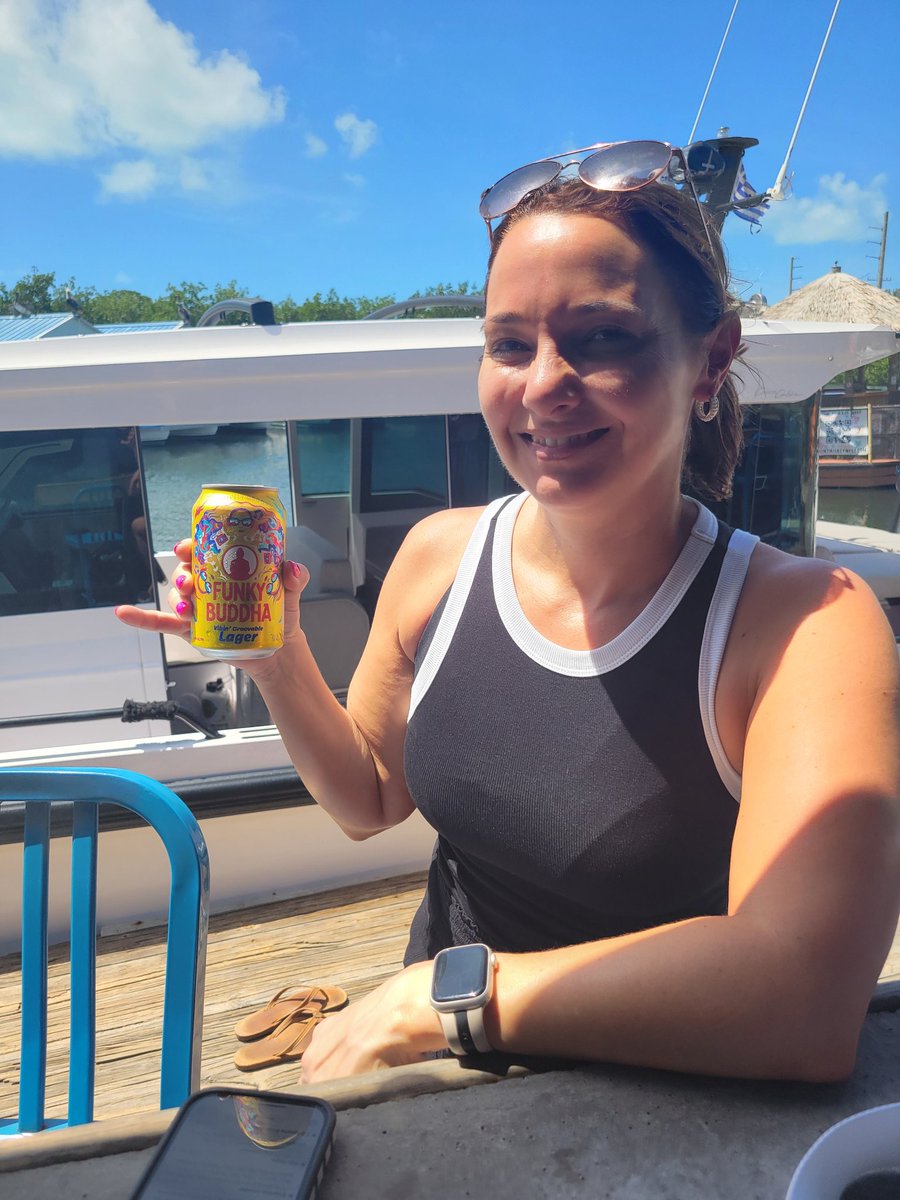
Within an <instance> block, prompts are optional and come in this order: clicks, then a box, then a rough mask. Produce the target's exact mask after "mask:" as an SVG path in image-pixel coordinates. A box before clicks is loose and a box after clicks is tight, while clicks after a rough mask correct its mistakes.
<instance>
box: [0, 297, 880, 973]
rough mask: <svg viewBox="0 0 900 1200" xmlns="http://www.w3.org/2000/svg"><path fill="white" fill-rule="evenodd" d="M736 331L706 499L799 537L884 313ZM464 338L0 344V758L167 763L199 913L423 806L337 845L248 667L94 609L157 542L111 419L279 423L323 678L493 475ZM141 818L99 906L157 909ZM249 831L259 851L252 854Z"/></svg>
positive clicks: (8, 860)
mask: <svg viewBox="0 0 900 1200" xmlns="http://www.w3.org/2000/svg"><path fill="white" fill-rule="evenodd" d="M743 332H744V340H745V343H746V345H747V346H748V353H747V367H746V368H744V369H742V370H741V372H740V375H741V378H742V394H741V400H742V404H743V405H744V406H745V414H746V420H745V425H746V431H747V446H748V450H747V453H746V455H745V457H744V462H743V465H742V468H741V470H740V472H739V475H738V477H737V479H736V484H735V491H734V496H733V498H732V500H731V501H730V502H729V503H728V504H726V505H723V506H718V511H720V513H721V515H723V516H724V517H725V518H726V519H729V520H730V521H731V522H732V523H733V524H736V525H738V526H742V527H744V528H748V529H750V530H752V531H753V532H756V533H759V534H760V535H761V536H762V537H763V538H764V539H765V540H767V541H770V542H772V543H773V544H775V545H778V546H781V547H783V548H785V549H788V550H792V551H794V552H796V553H801V554H813V553H815V552H816V534H815V508H816V439H815V437H813V436H812V431H813V430H814V428H815V419H816V407H817V393H818V389H820V388H821V387H822V386H823V385H824V384H825V383H826V382H827V381H828V380H829V379H831V378H832V377H833V375H834V374H835V372H836V371H840V370H847V369H850V368H852V367H855V366H858V365H860V364H864V363H867V362H870V361H874V360H876V359H878V358H882V357H884V356H885V355H886V354H887V353H888V352H889V351H890V350H891V349H892V348H893V346H894V334H893V332H892V331H890V330H886V329H882V328H879V327H875V326H839V325H825V324H823V325H817V324H814V323H809V322H802V323H797V324H792V323H790V322H772V321H766V320H746V321H745V322H744V331H743ZM481 344H482V334H481V322H480V321H479V320H477V319H469V318H450V319H442V318H439V319H434V320H428V321H383V322H335V323H318V324H311V325H284V326H276V327H271V326H270V327H265V328H262V327H254V326H242V327H218V328H215V327H214V328H206V329H182V330H178V331H173V332H162V333H134V334H121V335H119V336H118V337H116V338H71V339H56V340H55V341H53V342H42V343H27V342H25V343H15V344H10V345H8V346H4V347H2V348H0V396H2V397H3V401H4V404H3V412H4V414H5V415H4V422H3V424H4V429H3V432H2V433H0V534H2V537H0V642H2V645H3V646H4V669H3V673H2V677H0V765H4V766H40V765H51V764H52V765H82V766H115V767H123V768H130V769H134V770H137V771H139V772H141V773H143V774H145V775H148V776H151V777H152V778H155V779H159V780H161V781H162V782H164V783H167V784H169V785H170V786H172V787H173V788H174V789H175V790H176V791H177V792H178V793H179V794H180V795H181V796H182V798H183V799H185V801H186V802H187V803H188V804H189V806H190V807H191V808H192V809H193V810H194V812H195V813H196V814H197V815H198V817H199V818H200V819H201V824H202V825H203V828H204V833H205V835H206V836H207V839H208V841H209V843H210V852H211V855H212V856H213V858H214V860H215V862H216V871H215V873H214V881H213V896H212V905H213V911H221V910H224V909H228V908H235V907H238V906H239V905H243V904H247V903H258V902H260V901H261V900H263V899H265V900H271V899H273V898H274V897H278V896H289V895H297V894H302V893H304V892H312V891H318V890H322V889H323V888H326V887H329V886H335V885H336V884H338V883H347V882H352V881H354V880H364V879H370V878H377V877H383V876H387V875H391V874H399V873H403V872H407V871H415V870H419V869H420V868H421V867H422V866H424V864H425V863H426V862H427V859H428V856H429V854H430V849H431V843H432V840H433V834H432V832H431V830H430V829H429V828H428V827H427V825H425V823H424V821H422V820H421V819H420V818H418V817H417V816H414V817H413V818H412V819H411V820H409V821H407V822H404V824H403V825H402V826H400V827H399V828H397V829H394V830H391V831H389V832H388V833H387V834H385V835H382V836H381V837H378V838H374V839H370V840H369V841H367V842H365V843H350V842H348V841H347V840H346V839H345V838H344V837H343V835H342V834H340V832H339V831H338V830H337V829H336V827H335V826H334V825H333V824H332V822H331V821H330V820H329V819H328V818H327V817H325V816H324V815H323V814H322V813H320V812H319V811H318V809H317V807H316V806H315V805H314V804H313V803H312V801H311V799H310V797H309V796H308V795H307V794H306V792H305V789H304V788H303V786H302V782H301V781H300V780H299V779H298V778H297V775H296V772H295V771H294V769H293V767H292V766H291V764H290V761H289V759H288V757H287V754H286V752H285V749H284V746H283V744H282V742H281V739H280V737H279V735H278V733H277V731H276V730H275V728H274V727H273V726H272V724H271V722H270V719H269V716H268V713H267V712H266V710H265V706H264V704H263V702H262V700H261V698H260V696H259V694H258V692H256V690H255V688H254V687H253V685H252V683H251V681H249V680H248V679H246V678H245V677H243V676H242V675H241V673H240V672H236V671H234V670H233V668H231V667H230V666H228V665H227V664H223V663H219V662H213V661H210V660H209V659H205V658H202V657H201V656H200V655H199V654H198V653H197V652H196V651H194V650H193V649H192V648H191V647H190V646H188V645H186V644H185V643H184V642H183V641H182V640H181V639H177V638H171V637H163V638H160V637H159V636H157V635H151V634H147V633H142V632H139V631H137V630H134V629H130V628H128V627H126V626H124V625H122V624H121V623H120V622H118V621H116V619H115V617H114V615H113V611H112V610H113V607H114V606H115V605H116V604H118V603H123V602H133V601H135V600H136V599H138V598H139V597H142V596H143V598H144V602H145V603H148V604H150V605H152V606H155V605H156V603H158V601H159V600H160V599H161V596H162V593H163V592H164V591H165V590H166V586H167V585H166V584H165V583H164V582H163V581H164V580H165V579H167V578H168V577H169V575H170V573H171V570H172V568H173V566H174V561H175V560H174V555H173V554H172V553H171V552H166V551H163V552H159V553H157V554H156V555H155V557H154V559H153V560H152V561H151V560H150V559H149V557H148V552H147V544H148V537H147V528H146V527H147V526H148V525H149V528H150V530H152V527H153V519H154V514H153V511H152V510H149V511H147V510H144V509H143V508H142V507H141V489H140V488H138V489H137V491H135V487H134V481H135V479H140V478H141V473H142V456H141V454H140V452H139V447H140V438H136V437H135V436H134V432H133V431H134V430H138V431H141V430H143V429H145V428H147V427H151V426H160V425H168V426H170V427H171V428H172V431H173V432H174V431H175V429H176V427H177V422H178V420H179V418H183V416H184V415H185V414H189V415H190V417H191V418H192V420H193V421H194V422H198V423H201V422H202V423H209V424H216V425H219V424H228V425H230V426H234V425H239V424H240V423H241V421H242V418H244V417H245V416H246V415H247V414H248V411H251V412H252V415H253V418H254V420H255V421H265V422H267V423H268V422H286V434H287V436H286V445H287V452H288V457H289V463H288V468H289V472H290V479H291V495H290V496H289V497H285V499H286V500H287V501H288V502H289V508H290V510H291V511H292V524H291V527H290V529H289V532H288V541H287V546H288V553H289V555H290V556H291V557H293V558H296V559H300V560H301V561H303V562H305V563H306V564H307V566H308V567H309V568H310V573H311V581H310V585H309V587H308V589H307V591H306V592H305V593H304V600H303V612H304V626H305V629H306V631H307V634H308V636H309V638H310V642H311V644H312V647H313V651H314V653H315V654H316V656H317V658H318V661H319V663H320V666H321V668H322V671H323V674H324V675H325V678H326V680H327V681H328V683H329V685H330V686H331V688H332V690H333V691H334V692H335V694H336V695H337V696H338V697H339V698H342V697H343V696H344V695H345V693H346V689H347V686H348V684H349V681H350V678H351V675H352V673H353V669H354V667H355V664H356V661H357V659H358V656H359V654H360V652H361V649H362V646H363V644H364V642H365V639H366V636H367V633H368V628H369V622H370V619H371V614H372V611H373V606H374V602H375V599H376V597H377V594H378V589H379V587H380V583H381V580H382V579H383V578H384V574H385V572H386V570H387V568H388V566H389V564H390V561H391V558H392V557H393V554H394V553H395V551H396V549H397V547H398V546H399V544H400V542H401V540H402V538H403V536H404V535H405V533H406V531H407V530H408V529H409V528H410V527H411V526H412V525H413V524H414V523H415V522H416V521H418V520H420V519H421V518H422V517H424V516H426V515H427V514H429V513H431V512H434V511H436V510H439V509H441V508H444V507H447V506H450V505H463V504H465V505H469V504H481V503H484V502H486V501H487V500H489V499H491V498H492V497H494V496H496V495H501V494H504V493H507V492H509V491H511V490H515V485H513V484H512V482H511V481H510V480H509V478H508V476H506V474H505V472H504V470H503V468H502V466H501V465H500V463H499V461H498V460H497V459H496V457H495V456H494V454H493V451H492V448H491V446H490V442H489V438H488V435H487V432H486V429H485V427H484V423H483V421H482V420H481V418H480V415H479V414H478V411H477V398H476V391H475V386H474V380H475V375H476V371H477V364H478V358H479V355H480V352H481ZM73 400H77V403H73ZM325 437H327V438H330V439H337V440H338V441H340V442H341V443H342V445H344V446H345V449H346V457H345V461H346V463H347V477H346V479H345V480H344V483H343V485H342V486H337V485H335V484H334V483H332V484H329V485H327V487H326V486H325V485H316V486H317V487H318V488H319V490H318V491H317V490H315V489H314V488H313V486H312V485H310V484H309V483H308V480H310V479H312V478H313V477H314V475H313V472H312V471H311V470H310V458H309V455H310V453H314V452H315V448H316V446H317V445H318V444H319V442H320V441H321V439H322V438H325ZM317 439H318V440H317ZM203 482H207V481H205V480H197V481H196V486H197V490H199V486H200V484H201V483H203ZM255 482H266V481H265V480H258V481H255ZM135 497H137V498H135ZM714 507H715V506H714ZM188 520H189V514H188V513H187V512H186V513H185V528H187V525H188ZM142 523H143V526H144V527H143V530H141V528H140V527H141V524H142ZM36 546H40V547H41V552H40V554H35V551H34V547H36ZM890 557H891V560H892V563H893V556H890ZM897 562H898V563H900V559H898V560H897ZM879 586H881V587H882V599H883V600H884V601H885V603H886V605H887V604H888V603H889V602H891V603H893V604H896V603H897V602H898V599H900V575H898V574H896V573H895V574H894V575H893V576H889V578H888V580H887V582H885V581H884V580H882V581H881V583H880V584H879ZM888 593H889V594H888ZM123 718H124V719H125V721H126V722H127V723H123ZM143 836H144V831H141V830H137V829H125V830H122V836H121V842H122V846H121V850H120V852H119V853H118V854H117V856H116V859H117V861H116V865H115V868H114V869H111V870H110V872H109V875H108V878H107V879H106V880H105V881H104V888H103V892H102V894H101V899H100V908H99V913H98V922H99V925H100V927H101V928H107V929H112V928H124V927H127V926H128V924H129V922H135V921H144V922H146V921H149V920H153V919H158V918H161V916H162V913H161V912H160V911H159V909H160V901H159V900H154V898H153V897H154V896H155V895H157V894H158V892H157V884H156V880H155V879H154V870H155V868H153V869H151V868H150V866H149V865H148V864H149V862H150V860H149V858H147V855H148V854H149V851H148V850H147V849H146V845H147V843H146V842H142V841H141V838H142V837H143ZM248 844H251V845H257V846H260V847H261V848H264V853H265V861H266V870H265V871H264V872H261V871H260V870H259V863H258V861H257V860H256V857H255V856H254V855H253V854H250V855H248V854H247V852H246V851H247V845H248ZM12 849H13V847H11V846H6V845H2V846H0V881H2V884H0V888H2V890H0V901H2V903H0V912H2V914H3V917H2V918H0V950H2V948H4V947H8V946H10V945H11V944H12V943H13V939H14V937H15V936H16V933H17V927H16V921H17V918H16V915H15V913H16V906H15V904H13V903H12V902H11V900H10V897H11V895H12V894H13V893H14V891H15V889H16V886H17V883H16V880H17V868H16V867H15V866H14V862H13V858H12V857H11V855H10V851H11V850H12ZM261 852H262V851H261ZM136 862H140V869H139V870H136V869H135V863H136ZM158 865H159V871H160V873H161V872H162V864H158ZM55 903H56V905H57V908H58V912H57V909H54V917H53V920H52V922H51V925H52V931H53V932H52V936H56V935H58V936H60V937H65V899H64V897H62V896H59V897H57V899H56V901H55Z"/></svg>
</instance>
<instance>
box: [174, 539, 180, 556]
mask: <svg viewBox="0 0 900 1200" xmlns="http://www.w3.org/2000/svg"><path fill="white" fill-rule="evenodd" d="M180 545H181V542H176V543H175V545H174V546H173V547H172V553H173V554H177V553H178V547H179V546H180Z"/></svg>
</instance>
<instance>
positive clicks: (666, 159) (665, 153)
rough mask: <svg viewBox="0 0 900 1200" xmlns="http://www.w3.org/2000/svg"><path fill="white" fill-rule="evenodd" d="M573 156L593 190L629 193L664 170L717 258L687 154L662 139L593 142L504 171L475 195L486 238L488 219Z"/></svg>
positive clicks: (547, 180)
mask: <svg viewBox="0 0 900 1200" xmlns="http://www.w3.org/2000/svg"><path fill="white" fill-rule="evenodd" d="M579 154H586V155H587V157H586V158H583V159H582V160H581V161H580V162H579V163H578V164H577V166H578V178H579V179H580V180H581V182H582V183H586V184H587V185H588V187H592V188H594V189H596V191H598V192H634V191H637V189H638V188H642V187H646V186H647V184H648V183H653V182H655V181H656V180H657V179H661V178H662V176H663V175H666V174H667V173H668V176H669V179H670V180H671V181H672V182H673V183H681V182H683V183H684V185H685V186H686V187H687V188H689V189H690V193H691V195H692V196H693V197H694V201H695V203H696V205H697V211H698V212H699V213H700V219H701V220H702V222H703V229H704V231H705V233H706V240H707V241H708V242H709V249H710V252H711V254H712V259H713V262H714V263H717V262H718V257H717V255H716V252H715V249H714V247H713V240H712V235H711V234H710V232H709V225H708V224H707V220H706V213H705V212H704V211H703V205H702V204H701V203H700V197H699V195H698V194H697V189H696V188H695V187H694V182H693V180H692V179H691V172H690V170H689V168H688V164H687V157H686V156H685V153H684V151H683V150H682V149H681V148H680V147H678V146H670V145H669V143H668V142H597V143H596V144H595V145H593V146H582V147H581V148H580V149H578V150H564V151H563V152H562V153H561V154H554V155H552V156H551V157H550V158H539V159H537V160H536V161H535V162H532V163H528V164H526V166H524V167H518V168H517V169H516V170H515V171H510V173H509V174H508V175H504V176H503V178H502V179H498V180H497V182H496V183H495V184H493V185H492V186H491V187H489V188H486V189H485V190H484V191H483V192H482V193H481V203H480V204H479V206H478V211H479V212H480V213H481V216H482V217H483V218H484V223H485V225H486V226H487V231H488V240H489V241H490V242H493V240H494V231H493V228H492V227H491V222H492V221H495V220H496V219H497V218H498V217H503V216H506V214H507V213H508V212H512V210H513V209H514V208H515V207H516V205H517V204H518V203H519V202H520V201H521V200H524V199H525V197H526V196H528V195H530V194H531V193H532V192H536V191H537V190H538V188H541V187H544V186H545V185H546V184H548V183H552V182H553V180H554V179H556V178H557V176H559V175H560V174H562V172H563V171H564V170H566V168H568V167H573V166H575V165H576V155H579ZM673 159H674V160H675V161H676V163H677V166H676V167H675V169H674V170H673V169H672V165H671V164H672V160H673Z"/></svg>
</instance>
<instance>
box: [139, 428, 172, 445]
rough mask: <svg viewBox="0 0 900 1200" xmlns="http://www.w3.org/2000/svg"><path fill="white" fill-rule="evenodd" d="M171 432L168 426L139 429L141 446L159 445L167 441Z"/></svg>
mask: <svg viewBox="0 0 900 1200" xmlns="http://www.w3.org/2000/svg"><path fill="white" fill-rule="evenodd" d="M170 432H171V430H170V429H169V426H168V425H145V426H144V427H143V429H141V445H143V446H147V445H153V446H156V445H160V444H161V443H162V442H167V441H168V440H169V434H170Z"/></svg>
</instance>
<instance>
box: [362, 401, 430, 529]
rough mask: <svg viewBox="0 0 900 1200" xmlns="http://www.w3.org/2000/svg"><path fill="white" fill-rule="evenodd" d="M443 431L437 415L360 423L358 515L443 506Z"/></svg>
mask: <svg viewBox="0 0 900 1200" xmlns="http://www.w3.org/2000/svg"><path fill="white" fill-rule="evenodd" d="M446 430H447V425H446V421H445V419H444V417H440V416H434V417H432V416H427V417H370V418H367V419H365V420H364V421H363V422H362V447H361V454H362V472H361V488H360V512H363V513H367V512H391V511H395V510H398V509H417V508H431V507H436V508H440V507H443V506H446V504H447V503H448V500H449V496H448V486H447V433H446Z"/></svg>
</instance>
